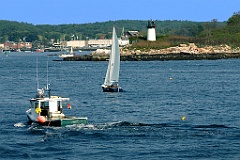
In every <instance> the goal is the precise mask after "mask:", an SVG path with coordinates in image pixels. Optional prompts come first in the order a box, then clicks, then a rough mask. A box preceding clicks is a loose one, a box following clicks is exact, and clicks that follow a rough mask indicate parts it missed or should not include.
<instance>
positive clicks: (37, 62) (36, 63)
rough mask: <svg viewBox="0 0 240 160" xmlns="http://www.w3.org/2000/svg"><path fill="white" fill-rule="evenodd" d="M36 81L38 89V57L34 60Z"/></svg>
mask: <svg viewBox="0 0 240 160" xmlns="http://www.w3.org/2000/svg"><path fill="white" fill-rule="evenodd" d="M36 81H37V89H39V79H38V58H37V62H36Z"/></svg>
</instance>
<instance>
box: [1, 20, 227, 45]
mask: <svg viewBox="0 0 240 160" xmlns="http://www.w3.org/2000/svg"><path fill="white" fill-rule="evenodd" d="M155 23H156V26H157V28H156V32H157V35H181V36H197V35H198V34H200V33H201V32H202V31H204V30H205V29H206V27H208V26H211V25H212V26H213V25H214V27H216V28H220V27H222V26H225V25H226V23H225V22H191V21H177V20H176V21H155ZM146 25H147V21H141V20H119V21H107V22H101V23H100V22H96V23H86V24H62V25H32V24H29V23H22V22H14V21H6V20H0V42H4V41H6V40H9V41H19V40H23V41H29V42H33V41H49V40H51V39H54V40H55V41H57V40H64V39H65V40H70V39H72V38H73V36H74V38H75V39H87V38H90V39H94V38H99V37H100V36H105V37H106V38H110V37H111V31H112V27H113V26H114V27H115V28H116V31H117V34H118V36H120V34H121V32H122V29H123V27H124V29H125V31H129V30H138V31H139V32H140V33H141V35H146V31H147V28H146Z"/></svg>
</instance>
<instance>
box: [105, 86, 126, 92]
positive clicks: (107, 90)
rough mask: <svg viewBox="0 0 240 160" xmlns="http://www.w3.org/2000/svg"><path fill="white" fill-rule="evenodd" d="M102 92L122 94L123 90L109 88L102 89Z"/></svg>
mask: <svg viewBox="0 0 240 160" xmlns="http://www.w3.org/2000/svg"><path fill="white" fill-rule="evenodd" d="M102 89H103V92H122V91H123V89H122V88H121V87H118V88H110V87H102Z"/></svg>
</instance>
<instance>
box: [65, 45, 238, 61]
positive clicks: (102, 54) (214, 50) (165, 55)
mask: <svg viewBox="0 0 240 160" xmlns="http://www.w3.org/2000/svg"><path fill="white" fill-rule="evenodd" d="M109 53H110V50H107V49H98V50H96V51H94V52H92V53H91V54H90V55H84V56H75V57H68V58H64V59H63V60H65V61H106V60H107V59H108V58H109ZM223 58H240V48H239V47H238V48H235V49H232V48H231V47H230V46H228V45H220V46H206V47H197V46H196V45H195V44H194V43H189V44H180V45H179V46H176V47H169V48H166V49H158V50H157V49H148V50H147V49H143V50H138V49H132V50H129V49H126V48H121V60H122V61H140V60H144V61H150V60H194V59H223Z"/></svg>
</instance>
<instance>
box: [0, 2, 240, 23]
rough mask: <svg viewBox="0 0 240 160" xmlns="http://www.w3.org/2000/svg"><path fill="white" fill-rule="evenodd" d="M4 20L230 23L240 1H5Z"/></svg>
mask: <svg viewBox="0 0 240 160" xmlns="http://www.w3.org/2000/svg"><path fill="white" fill-rule="evenodd" d="M0 6H1V7H0V8H1V10H0V11H1V12H0V20H11V21H18V22H27V23H32V24H70V23H78V24H79V23H92V22H105V21H109V20H112V21H115V20H149V19H153V20H189V21H198V22H203V21H211V20H212V19H217V20H218V21H219V22H222V21H227V20H228V18H229V17H231V16H232V15H233V13H234V12H238V11H240V0H1V2H0Z"/></svg>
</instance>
